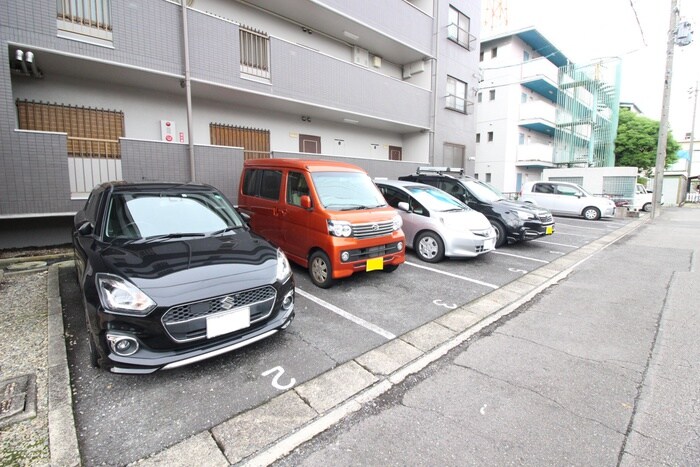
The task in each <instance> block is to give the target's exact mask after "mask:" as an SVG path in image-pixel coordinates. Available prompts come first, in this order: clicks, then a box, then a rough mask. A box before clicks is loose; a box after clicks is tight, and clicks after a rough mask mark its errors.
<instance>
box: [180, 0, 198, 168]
mask: <svg viewBox="0 0 700 467" xmlns="http://www.w3.org/2000/svg"><path fill="white" fill-rule="evenodd" d="M181 1H182V40H183V50H184V52H185V93H186V94H187V141H188V142H189V153H190V154H189V155H190V181H191V182H194V181H196V179H197V177H196V172H195V167H194V141H193V138H192V85H191V82H190V46H189V35H188V34H187V0H181Z"/></svg>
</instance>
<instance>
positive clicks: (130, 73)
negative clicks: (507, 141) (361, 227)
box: [0, 0, 480, 248]
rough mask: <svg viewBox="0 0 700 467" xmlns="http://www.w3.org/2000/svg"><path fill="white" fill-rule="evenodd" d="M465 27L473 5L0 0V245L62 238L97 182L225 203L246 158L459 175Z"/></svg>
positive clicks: (472, 25)
mask: <svg viewBox="0 0 700 467" xmlns="http://www.w3.org/2000/svg"><path fill="white" fill-rule="evenodd" d="M479 24H480V4H479V2H474V1H471V0H452V1H447V0H353V1H344V0H285V1H276V0H246V1H242V0H240V1H239V0H186V8H185V9H184V11H183V6H182V5H181V2H180V1H179V0H178V1H171V0H58V1H56V0H23V1H21V2H6V4H5V5H4V6H3V8H2V9H0V40H1V41H2V48H1V49H2V52H3V54H4V55H5V61H4V63H5V64H6V66H5V67H2V71H0V88H1V89H2V92H1V93H0V96H1V97H0V98H1V99H3V101H2V103H3V105H1V106H0V133H1V135H0V140H1V141H2V142H1V143H0V248H8V247H19V246H27V245H45V244H48V243H61V242H67V241H69V237H68V236H67V234H66V232H67V228H68V227H69V226H70V218H71V216H72V214H73V213H74V212H75V211H77V210H78V209H79V208H80V207H81V206H82V205H83V203H84V202H85V199H86V196H87V194H88V193H89V191H90V189H91V188H92V187H93V186H95V185H96V184H98V183H100V182H102V181H106V180H114V179H124V180H129V181H139V180H144V181H146V180H170V181H182V182H187V181H191V180H195V181H198V182H204V183H210V184H212V185H214V186H216V187H217V188H219V189H221V190H222V191H223V192H224V193H225V194H226V195H227V196H228V197H229V198H230V199H231V201H233V202H235V201H236V192H237V187H238V176H239V174H240V170H241V167H242V164H243V160H244V159H247V158H257V157H299V156H302V155H304V156H314V157H327V158H341V159H346V160H347V159H351V160H353V161H356V162H358V163H360V164H361V165H363V166H365V168H367V169H368V170H370V173H371V174H373V175H395V174H396V175H399V174H402V173H403V172H405V171H406V170H408V169H409V168H413V167H415V165H416V163H420V164H436V165H451V166H464V165H465V164H466V163H467V162H468V161H469V160H473V156H474V151H475V142H474V129H475V125H476V122H475V120H474V115H473V114H474V106H473V100H474V90H475V89H476V85H477V82H478V77H479V73H478V69H479V61H478V56H477V54H478V39H477V38H478V36H479ZM407 162H412V163H413V164H407Z"/></svg>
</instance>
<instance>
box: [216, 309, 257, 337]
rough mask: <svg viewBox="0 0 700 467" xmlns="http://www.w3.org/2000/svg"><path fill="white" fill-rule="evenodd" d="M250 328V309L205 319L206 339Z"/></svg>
mask: <svg viewBox="0 0 700 467" xmlns="http://www.w3.org/2000/svg"><path fill="white" fill-rule="evenodd" d="M248 326H250V308H249V307H244V308H238V309H237V310H234V311H231V312H230V313H225V314H222V315H216V316H210V317H208V318H207V339H211V338H212V337H216V336H221V335H222V334H228V333H229V332H233V331H238V330H239V329H244V328H247V327H248Z"/></svg>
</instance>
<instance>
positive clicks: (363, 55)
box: [352, 46, 369, 67]
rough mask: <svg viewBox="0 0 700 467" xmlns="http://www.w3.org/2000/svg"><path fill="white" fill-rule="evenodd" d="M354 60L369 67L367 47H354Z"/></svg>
mask: <svg viewBox="0 0 700 467" xmlns="http://www.w3.org/2000/svg"><path fill="white" fill-rule="evenodd" d="M352 61H353V63H355V64H356V65H360V66H365V67H369V52H368V51H367V49H363V48H362V47H357V46H355V47H353V48H352Z"/></svg>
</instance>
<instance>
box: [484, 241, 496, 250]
mask: <svg viewBox="0 0 700 467" xmlns="http://www.w3.org/2000/svg"><path fill="white" fill-rule="evenodd" d="M495 244H496V240H486V241H485V242H484V250H493V246H494V245H495Z"/></svg>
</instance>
